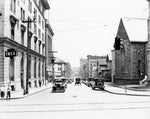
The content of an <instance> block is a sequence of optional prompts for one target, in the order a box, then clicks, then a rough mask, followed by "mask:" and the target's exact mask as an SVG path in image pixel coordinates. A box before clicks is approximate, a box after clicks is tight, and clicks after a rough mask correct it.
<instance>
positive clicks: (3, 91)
mask: <svg viewBox="0 0 150 119" xmlns="http://www.w3.org/2000/svg"><path fill="white" fill-rule="evenodd" d="M4 97H5V90H4V85H3V86H2V87H1V98H2V99H3V98H4Z"/></svg>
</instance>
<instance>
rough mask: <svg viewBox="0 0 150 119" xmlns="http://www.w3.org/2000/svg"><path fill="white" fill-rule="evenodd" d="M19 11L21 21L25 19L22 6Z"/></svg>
mask: <svg viewBox="0 0 150 119" xmlns="http://www.w3.org/2000/svg"><path fill="white" fill-rule="evenodd" d="M20 13H21V15H20V19H21V21H24V20H25V11H24V10H23V9H22V8H21V10H20Z"/></svg>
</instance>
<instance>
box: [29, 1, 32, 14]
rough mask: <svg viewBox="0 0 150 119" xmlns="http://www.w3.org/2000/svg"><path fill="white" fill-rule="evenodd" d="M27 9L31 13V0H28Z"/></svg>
mask: <svg viewBox="0 0 150 119" xmlns="http://www.w3.org/2000/svg"><path fill="white" fill-rule="evenodd" d="M28 10H29V12H30V13H32V2H31V1H30V0H29V1H28Z"/></svg>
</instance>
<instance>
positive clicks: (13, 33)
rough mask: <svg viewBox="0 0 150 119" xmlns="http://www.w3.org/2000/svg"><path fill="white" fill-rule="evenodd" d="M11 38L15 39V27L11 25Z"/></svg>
mask: <svg viewBox="0 0 150 119" xmlns="http://www.w3.org/2000/svg"><path fill="white" fill-rule="evenodd" d="M11 39H12V40H15V27H14V26H13V25H11Z"/></svg>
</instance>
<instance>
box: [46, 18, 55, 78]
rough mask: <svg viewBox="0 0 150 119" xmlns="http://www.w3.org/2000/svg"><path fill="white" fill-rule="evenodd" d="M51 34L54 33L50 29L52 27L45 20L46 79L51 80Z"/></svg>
mask: <svg viewBox="0 0 150 119" xmlns="http://www.w3.org/2000/svg"><path fill="white" fill-rule="evenodd" d="M53 35H54V32H53V30H52V27H51V26H50V24H49V23H48V21H47V22H46V27H45V38H46V39H45V48H46V49H45V55H46V67H45V68H46V72H45V74H46V80H51V78H52V75H53V70H52V69H53V63H52V59H53V58H54V56H53V49H52V47H53V45H52V43H53Z"/></svg>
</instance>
